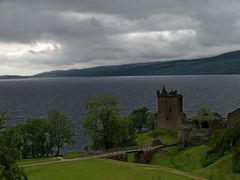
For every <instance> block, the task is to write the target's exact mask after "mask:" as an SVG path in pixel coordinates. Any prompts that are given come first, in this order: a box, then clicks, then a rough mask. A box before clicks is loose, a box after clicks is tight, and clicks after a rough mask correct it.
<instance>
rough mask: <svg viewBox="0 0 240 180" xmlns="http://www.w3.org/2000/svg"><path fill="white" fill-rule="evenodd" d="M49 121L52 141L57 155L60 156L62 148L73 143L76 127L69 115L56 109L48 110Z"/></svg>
mask: <svg viewBox="0 0 240 180" xmlns="http://www.w3.org/2000/svg"><path fill="white" fill-rule="evenodd" d="M48 121H49V135H50V141H51V143H52V145H53V147H55V148H56V149H57V152H56V155H57V156H59V155H60V149H61V148H63V147H64V146H65V145H67V144H70V143H73V138H74V128H73V125H72V123H71V122H70V121H69V120H68V119H67V117H66V116H65V115H64V114H63V113H61V112H59V111H57V110H55V109H52V110H50V111H49V112H48Z"/></svg>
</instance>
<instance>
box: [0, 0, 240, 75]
mask: <svg viewBox="0 0 240 180" xmlns="http://www.w3.org/2000/svg"><path fill="white" fill-rule="evenodd" d="M234 50H240V1H239V0H228V1H227V0H201V1H199V0H35V1H33V0H0V75H5V74H9V75H13V74H17V75H32V74H36V73H40V72H44V71H51V70H56V69H63V70H65V69H73V68H79V69H81V68H87V67H94V66H103V65H117V64H128V63H138V62H152V61H166V60H174V59H190V58H198V57H207V56H213V55H217V54H221V53H224V52H228V51H234Z"/></svg>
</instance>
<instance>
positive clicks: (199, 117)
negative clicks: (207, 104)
mask: <svg viewBox="0 0 240 180" xmlns="http://www.w3.org/2000/svg"><path fill="white" fill-rule="evenodd" d="M222 118H223V117H222V115H221V114H219V113H218V112H211V111H210V110H209V109H208V108H204V107H203V108H201V109H200V110H199V111H198V112H197V114H196V115H195V116H193V117H191V118H190V119H189V120H190V121H206V120H207V121H209V120H221V119H222Z"/></svg>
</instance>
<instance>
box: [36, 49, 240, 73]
mask: <svg viewBox="0 0 240 180" xmlns="http://www.w3.org/2000/svg"><path fill="white" fill-rule="evenodd" d="M209 74H240V51H234V52H229V53H225V54H222V55H219V56H214V57H208V58H200V59H191V60H189V59H188V60H174V61H160V62H150V63H136V64H124V65H116V66H100V67H93V68H87V69H71V70H66V71H61V70H60V71H50V72H44V73H40V74H37V75H35V76H34V77H84V76H144V75H209Z"/></svg>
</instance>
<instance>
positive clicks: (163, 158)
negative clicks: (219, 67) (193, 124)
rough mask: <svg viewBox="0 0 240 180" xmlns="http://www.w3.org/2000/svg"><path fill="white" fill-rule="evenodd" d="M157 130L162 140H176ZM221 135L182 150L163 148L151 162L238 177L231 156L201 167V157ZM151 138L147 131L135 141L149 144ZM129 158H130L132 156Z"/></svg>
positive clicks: (219, 177) (216, 174)
mask: <svg viewBox="0 0 240 180" xmlns="http://www.w3.org/2000/svg"><path fill="white" fill-rule="evenodd" d="M159 131H160V132H161V133H160V134H159V136H158V137H157V138H159V139H161V140H162V142H164V143H174V142H175V141H176V138H175V137H174V136H173V135H172V134H171V133H169V132H167V131H165V130H159ZM221 137H222V133H219V134H216V136H215V137H214V138H212V140H211V141H209V142H207V143H206V144H205V145H201V146H195V147H189V148H187V149H185V150H183V151H177V150H176V148H175V147H170V148H166V149H163V150H162V151H160V152H158V153H156V154H155V155H154V156H153V159H152V161H151V164H153V165H160V166H166V167H172V168H176V169H179V170H184V171H189V172H194V173H198V174H199V175H203V176H205V177H211V178H213V179H240V174H236V173H233V172H232V169H231V168H232V156H228V157H224V158H222V159H221V160H219V161H217V162H216V163H214V164H213V165H210V166H209V167H206V168H203V166H202V159H203V158H204V156H205V154H206V152H207V151H208V150H209V149H210V147H211V146H213V145H214V144H215V143H216V142H217V141H218V140H219V139H220V138H221ZM152 140H153V138H152V133H151V132H147V133H143V134H140V135H139V136H138V138H137V143H138V145H139V144H143V145H149V144H151V142H152ZM130 158H131V159H132V157H130Z"/></svg>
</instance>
